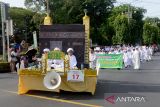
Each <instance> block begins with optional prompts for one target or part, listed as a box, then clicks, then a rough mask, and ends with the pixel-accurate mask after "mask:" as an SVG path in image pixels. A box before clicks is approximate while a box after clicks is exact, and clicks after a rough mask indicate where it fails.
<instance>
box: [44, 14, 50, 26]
mask: <svg viewBox="0 0 160 107" xmlns="http://www.w3.org/2000/svg"><path fill="white" fill-rule="evenodd" d="M44 25H52V18H51V17H50V16H49V14H48V13H47V16H46V17H45V18H44Z"/></svg>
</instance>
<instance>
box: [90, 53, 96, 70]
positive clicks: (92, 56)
mask: <svg viewBox="0 0 160 107" xmlns="http://www.w3.org/2000/svg"><path fill="white" fill-rule="evenodd" d="M89 61H90V63H89V66H90V68H92V69H95V68H96V54H95V53H90V54H89Z"/></svg>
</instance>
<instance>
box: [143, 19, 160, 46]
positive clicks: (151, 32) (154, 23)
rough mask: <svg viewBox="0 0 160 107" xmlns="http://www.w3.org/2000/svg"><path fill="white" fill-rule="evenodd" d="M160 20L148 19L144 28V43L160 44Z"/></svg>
mask: <svg viewBox="0 0 160 107" xmlns="http://www.w3.org/2000/svg"><path fill="white" fill-rule="evenodd" d="M159 21H160V19H159V18H149V17H148V18H146V19H145V21H144V26H143V43H144V44H153V43H160V33H159V30H160V26H159Z"/></svg>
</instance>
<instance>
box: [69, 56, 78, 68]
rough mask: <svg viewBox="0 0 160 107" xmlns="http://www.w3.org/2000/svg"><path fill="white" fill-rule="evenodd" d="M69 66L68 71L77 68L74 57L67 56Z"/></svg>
mask: <svg viewBox="0 0 160 107" xmlns="http://www.w3.org/2000/svg"><path fill="white" fill-rule="evenodd" d="M69 64H70V69H73V68H75V67H76V66H77V59H76V57H75V56H74V55H72V56H70V55H69Z"/></svg>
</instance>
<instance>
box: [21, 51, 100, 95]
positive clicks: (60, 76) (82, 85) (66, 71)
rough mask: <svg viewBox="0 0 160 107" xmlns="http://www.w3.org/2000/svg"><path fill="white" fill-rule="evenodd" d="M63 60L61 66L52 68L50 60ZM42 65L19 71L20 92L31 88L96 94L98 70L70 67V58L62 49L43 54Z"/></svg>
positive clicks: (25, 91) (23, 92)
mask: <svg viewBox="0 0 160 107" xmlns="http://www.w3.org/2000/svg"><path fill="white" fill-rule="evenodd" d="M53 60H61V61H62V63H63V66H62V67H61V68H52V67H50V66H49V62H51V61H53ZM40 63H41V67H39V68H35V67H33V68H32V67H30V68H24V69H20V70H19V72H18V76H19V84H18V94H25V93H27V92H28V91H29V90H41V91H53V92H60V91H61V90H64V91H71V92H90V93H92V95H94V93H95V90H96V84H97V72H96V70H93V69H86V68H84V69H78V68H77V69H70V67H69V59H68V58H67V57H66V55H65V54H64V53H63V52H61V51H51V52H49V53H48V54H43V56H42V60H41V62H40Z"/></svg>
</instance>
